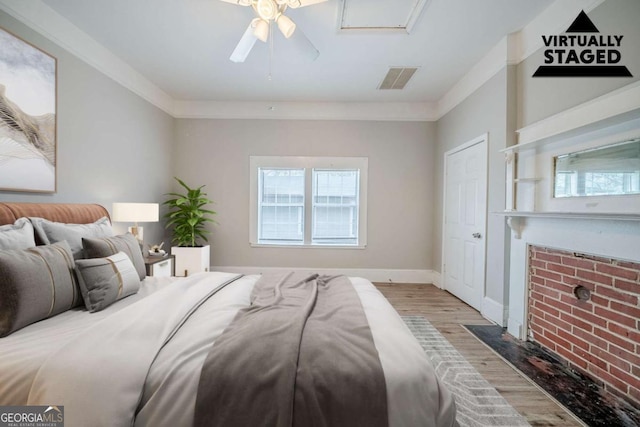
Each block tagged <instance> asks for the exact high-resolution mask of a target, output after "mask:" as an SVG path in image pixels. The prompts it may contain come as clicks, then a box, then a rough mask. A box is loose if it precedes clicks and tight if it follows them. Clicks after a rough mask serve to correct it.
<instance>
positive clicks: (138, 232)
mask: <svg viewBox="0 0 640 427" xmlns="http://www.w3.org/2000/svg"><path fill="white" fill-rule="evenodd" d="M111 217H112V219H113V222H133V223H134V224H135V225H133V226H132V227H129V231H130V232H131V234H133V235H134V236H135V237H136V239H137V240H138V242H139V243H140V245H141V246H142V242H143V229H142V227H140V226H138V223H139V222H158V220H159V205H158V203H114V204H113V209H112V214H111Z"/></svg>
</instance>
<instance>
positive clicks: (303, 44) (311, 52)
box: [287, 28, 320, 61]
mask: <svg viewBox="0 0 640 427" xmlns="http://www.w3.org/2000/svg"><path fill="white" fill-rule="evenodd" d="M287 43H291V45H292V46H293V48H294V49H295V50H296V51H298V52H300V54H301V55H304V56H306V57H307V58H309V60H310V61H315V60H316V59H317V58H318V56H320V52H319V51H318V49H316V47H315V46H314V45H313V43H311V40H309V39H308V38H307V36H305V35H304V33H303V32H302V30H300V28H297V29H296V30H295V31H294V32H293V35H291V37H290V38H289V41H288V42H287Z"/></svg>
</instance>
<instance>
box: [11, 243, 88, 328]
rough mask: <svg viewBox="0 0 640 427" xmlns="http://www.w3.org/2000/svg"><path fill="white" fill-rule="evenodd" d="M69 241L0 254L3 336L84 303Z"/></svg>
mask: <svg viewBox="0 0 640 427" xmlns="http://www.w3.org/2000/svg"><path fill="white" fill-rule="evenodd" d="M74 266H75V264H74V261H73V256H72V254H71V249H70V248H69V245H68V244H67V243H66V242H60V243H55V244H53V245H47V246H36V247H33V248H29V249H22V250H6V251H0V278H2V280H0V337H4V336H7V335H9V334H10V333H12V332H14V331H17V330H18V329H20V328H23V327H25V326H27V325H30V324H31V323H34V322H37V321H38V320H42V319H46V318H47V317H51V316H55V315H56V314H59V313H62V312H63V311H66V310H68V309H70V308H72V307H75V306H76V305H77V302H79V301H81V300H82V298H81V297H80V292H78V287H77V284H76V280H75V275H74V272H73V269H74Z"/></svg>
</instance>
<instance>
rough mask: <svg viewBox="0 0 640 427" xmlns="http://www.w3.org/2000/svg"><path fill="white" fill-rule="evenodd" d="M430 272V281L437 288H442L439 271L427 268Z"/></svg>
mask: <svg viewBox="0 0 640 427" xmlns="http://www.w3.org/2000/svg"><path fill="white" fill-rule="evenodd" d="M429 271H430V272H431V282H430V283H433V285H434V286H436V287H437V288H438V289H444V288H443V287H442V286H443V285H442V275H441V274H440V272H439V271H435V270H429Z"/></svg>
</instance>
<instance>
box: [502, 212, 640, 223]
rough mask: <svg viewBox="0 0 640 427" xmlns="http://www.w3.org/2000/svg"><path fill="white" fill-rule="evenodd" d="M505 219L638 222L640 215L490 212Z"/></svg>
mask: <svg viewBox="0 0 640 427" xmlns="http://www.w3.org/2000/svg"><path fill="white" fill-rule="evenodd" d="M492 213H493V214H495V215H502V216H506V217H518V218H523V217H531V218H565V219H597V220H608V221H640V213H600V212H525V211H503V212H492Z"/></svg>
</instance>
